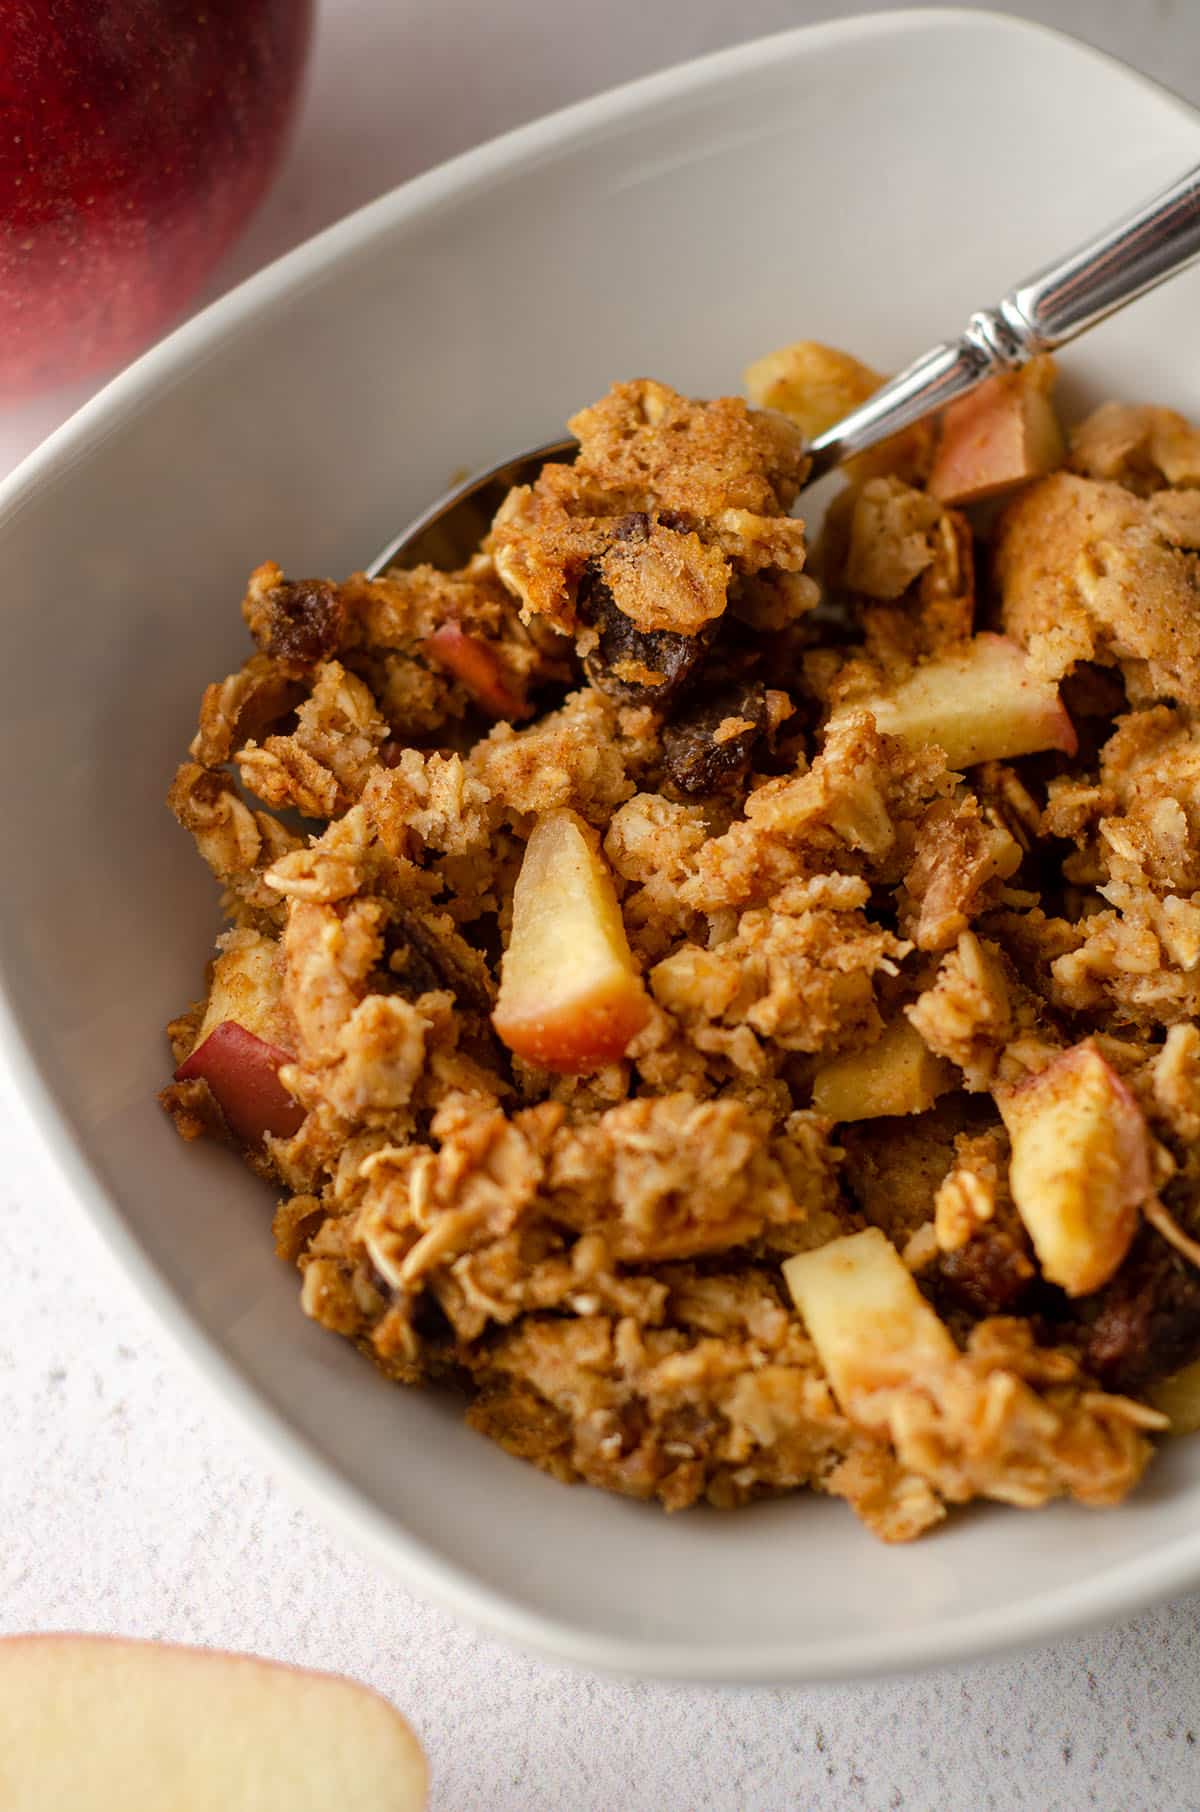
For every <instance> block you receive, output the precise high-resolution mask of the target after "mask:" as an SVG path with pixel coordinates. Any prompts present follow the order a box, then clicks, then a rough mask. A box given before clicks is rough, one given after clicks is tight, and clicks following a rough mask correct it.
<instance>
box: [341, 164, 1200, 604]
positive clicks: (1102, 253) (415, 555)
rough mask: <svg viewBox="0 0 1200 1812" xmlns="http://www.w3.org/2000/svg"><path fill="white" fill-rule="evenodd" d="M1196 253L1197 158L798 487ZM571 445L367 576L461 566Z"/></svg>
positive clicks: (827, 446) (860, 426) (861, 418)
mask: <svg viewBox="0 0 1200 1812" xmlns="http://www.w3.org/2000/svg"><path fill="white" fill-rule="evenodd" d="M1197 258H1200V165H1197V167H1196V168H1195V169H1194V170H1190V171H1189V172H1188V174H1187V175H1186V176H1183V177H1181V178H1180V180H1179V181H1178V182H1176V183H1173V184H1172V185H1171V187H1170V188H1169V189H1165V190H1164V191H1163V192H1162V194H1161V195H1157V196H1155V198H1154V199H1153V201H1150V202H1147V203H1146V204H1145V205H1144V206H1142V207H1140V208H1137V209H1135V210H1134V212H1133V213H1131V214H1127V215H1125V216H1124V218H1123V219H1121V220H1119V221H1118V222H1117V224H1116V225H1115V226H1113V227H1110V228H1109V229H1108V231H1107V232H1104V233H1101V234H1100V235H1099V237H1098V238H1094V239H1089V240H1088V241H1087V242H1086V244H1084V245H1082V246H1080V247H1079V249H1078V250H1077V251H1074V252H1072V253H1070V255H1069V256H1068V257H1066V258H1064V259H1062V260H1061V261H1060V262H1059V263H1057V264H1052V265H1050V266H1048V267H1047V268H1046V269H1045V270H1043V271H1040V272H1039V273H1038V275H1037V276H1035V277H1029V278H1027V279H1026V281H1025V282H1024V283H1018V284H1017V286H1016V288H1015V289H1010V290H1009V292H1008V294H1007V295H1006V296H1005V297H1004V298H1003V300H1002V301H1000V302H999V303H997V305H996V307H995V308H985V309H981V310H980V311H979V313H978V314H974V315H972V316H971V318H970V320H969V321H968V322H967V325H966V328H965V330H964V332H963V333H962V334H961V335H960V337H959V338H958V339H957V340H949V341H946V342H945V343H944V344H942V345H940V346H935V347H934V348H933V350H932V351H931V352H927V353H926V354H925V355H924V357H922V358H919V359H918V360H917V361H916V363H915V364H913V365H910V366H909V367H908V368H907V370H905V371H902V372H901V373H900V375H899V376H898V377H894V378H893V379H892V380H891V382H890V383H887V384H884V386H883V388H882V389H881V390H877V391H876V393H875V395H874V396H873V397H871V398H870V400H869V401H868V402H865V403H864V404H863V405H862V407H861V408H860V409H855V410H853V411H852V413H851V414H849V415H847V416H845V417H844V418H843V419H842V420H841V421H840V422H838V423H836V424H835V426H834V427H832V428H828V429H827V430H826V431H825V433H824V434H819V435H818V436H817V437H816V439H815V440H813V441H812V442H810V444H809V446H808V449H807V450H808V453H809V456H810V458H811V459H812V469H811V471H810V472H809V475H808V480H807V482H808V483H809V484H812V483H813V482H814V481H815V480H816V479H818V478H822V477H824V475H825V474H826V473H827V472H830V471H832V470H833V468H834V467H835V466H839V465H841V463H842V461H843V460H846V459H849V458H851V456H852V455H853V454H855V453H863V452H865V451H866V449H867V448H868V447H873V446H875V445H876V443H877V442H879V441H881V440H886V439H887V438H888V436H889V435H892V434H897V433H899V432H900V430H901V429H902V428H908V427H911V426H912V424H913V423H914V422H918V421H922V420H923V419H924V418H925V417H926V416H927V415H933V414H935V413H936V412H937V410H939V409H944V408H945V406H946V404H947V403H951V402H953V401H954V399H955V398H956V397H960V396H965V395H966V394H967V392H968V391H969V390H974V389H975V387H976V386H977V385H978V384H981V383H982V382H983V380H984V379H985V378H987V377H991V376H992V374H993V373H994V372H997V371H1015V370H1016V369H1017V368H1018V367H1019V366H1021V365H1024V364H1025V363H1026V362H1027V361H1028V360H1029V359H1031V358H1032V357H1033V356H1034V354H1035V353H1038V352H1051V351H1053V350H1054V348H1055V347H1057V346H1063V345H1065V344H1066V342H1067V341H1068V340H1073V339H1075V338H1077V337H1078V335H1079V334H1081V333H1086V332H1087V330H1088V328H1089V327H1094V326H1095V325H1096V324H1097V322H1099V321H1103V320H1105V319H1106V318H1107V317H1108V316H1109V315H1111V314H1115V313H1116V311H1117V309H1119V308H1124V307H1125V304H1126V303H1127V302H1133V301H1135V300H1136V298H1137V297H1138V296H1144V295H1145V294H1146V291H1147V290H1151V289H1154V288H1155V287H1156V285H1158V284H1159V283H1162V282H1164V281H1165V280H1166V279H1167V278H1168V277H1173V276H1175V275H1176V273H1177V272H1179V271H1182V270H1184V269H1186V267H1187V266H1188V265H1189V264H1192V263H1193V262H1194V261H1195V260H1196V259H1197ZM576 451H577V442H575V441H574V440H570V439H567V440H554V441H548V442H547V443H546V445H545V446H542V447H533V448H531V449H530V450H529V451H528V452H526V453H518V454H517V455H516V456H515V457H513V458H509V459H506V460H503V461H501V462H500V463H499V464H497V465H494V466H489V467H488V469H487V470H486V471H485V472H480V473H477V474H476V475H475V476H474V477H472V478H468V479H467V480H466V481H465V483H463V484H460V485H457V486H456V487H455V488H454V490H452V491H448V492H447V493H446V495H445V496H444V497H441V498H439V500H438V501H437V502H436V503H435V504H433V505H432V506H431V507H430V508H429V509H428V510H426V511H425V512H424V514H423V515H421V516H418V517H417V520H416V521H415V522H413V523H410V524H409V526H408V527H407V528H406V529H404V530H403V531H402V533H401V534H399V535H397V536H396V537H395V539H394V540H392V541H389V542H388V544H387V546H386V547H385V548H384V549H383V551H382V552H381V553H380V554H378V555H377V556H376V558H375V559H374V560H373V561H372V563H371V565H370V566H369V567H368V568H367V572H368V574H369V575H370V576H371V577H374V576H376V575H377V574H378V573H381V572H383V571H384V570H385V569H386V568H387V567H389V566H404V567H408V566H417V565H419V564H421V563H422V562H423V561H429V562H430V563H431V564H432V565H435V566H443V567H446V568H454V567H458V566H462V565H463V564H465V562H466V561H467V560H468V559H469V558H470V556H471V554H472V553H473V552H474V551H475V550H476V548H477V547H478V546H479V543H480V541H481V540H482V539H483V537H484V535H485V534H486V533H487V531H488V528H489V527H490V525H491V520H492V517H493V516H494V515H495V513H496V510H497V509H498V508H499V506H500V504H501V502H502V501H503V499H504V497H505V495H506V493H507V492H508V491H509V490H510V489H511V487H512V486H513V485H518V484H528V483H530V482H531V481H532V479H534V478H535V477H536V476H537V474H538V472H539V471H540V469H541V467H542V466H543V465H545V463H546V462H547V460H554V459H568V460H569V459H573V458H574V456H575V453H576Z"/></svg>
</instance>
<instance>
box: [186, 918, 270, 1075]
mask: <svg viewBox="0 0 1200 1812" xmlns="http://www.w3.org/2000/svg"><path fill="white" fill-rule="evenodd" d="M221 944H222V946H223V947H222V950H221V954H220V955H219V956H218V958H217V960H216V962H215V963H214V964H213V968H212V979H211V981H210V983H209V989H208V1004H207V1006H206V1007H205V1009H204V1019H203V1022H202V1024H201V1026H200V1030H199V1033H198V1034H197V1037H196V1045H200V1044H202V1043H203V1042H204V1040H205V1039H206V1038H207V1037H208V1035H209V1033H210V1032H215V1031H216V1029H217V1027H218V1026H219V1025H221V1024H223V1022H224V1021H225V1020H227V1019H234V1020H236V1021H237V1023H238V1025H240V1026H244V1027H245V1029H246V1031H247V1032H253V1033H254V1036H255V1037H256V1038H262V1039H264V1040H265V1041H266V1043H267V1044H278V1042H279V1038H280V1034H281V1032H282V1030H283V1028H282V1026H281V1024H280V1021H281V1018H282V1014H281V1011H280V996H281V994H282V991H283V976H282V972H281V970H280V966H279V945H278V943H277V942H276V941H275V939H274V938H269V937H263V936H262V935H261V934H260V933H259V932H257V931H231V932H226V934H225V936H224V937H223V938H222V939H221ZM283 1035H284V1036H286V1035H287V1034H286V1033H283ZM193 1048H195V1047H193Z"/></svg>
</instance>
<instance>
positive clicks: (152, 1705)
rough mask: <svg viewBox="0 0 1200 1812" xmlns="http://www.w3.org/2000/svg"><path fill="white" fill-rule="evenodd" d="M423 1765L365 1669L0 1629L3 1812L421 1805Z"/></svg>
mask: <svg viewBox="0 0 1200 1812" xmlns="http://www.w3.org/2000/svg"><path fill="white" fill-rule="evenodd" d="M427 1786H428V1773H427V1770H426V1766H425V1758H424V1756H423V1755H422V1753H421V1746H420V1744H419V1743H418V1742H417V1739H416V1737H415V1736H414V1735H413V1733H412V1731H411V1730H410V1729H409V1727H408V1725H407V1724H406V1723H405V1721H404V1719H403V1718H402V1717H401V1716H400V1713H399V1712H398V1711H397V1710H396V1709H395V1707H394V1706H392V1705H389V1704H388V1702H387V1700H386V1699H383V1698H381V1697H380V1696H379V1694H378V1693H374V1692H370V1691H369V1690H368V1689H367V1688H366V1687H365V1686H360V1685H359V1684H358V1683H357V1681H354V1680H346V1679H342V1678H340V1677H339V1676H337V1675H336V1674H316V1673H308V1672H306V1671H304V1670H302V1669H299V1668H293V1667H284V1666H282V1665H280V1664H279V1663H278V1662H274V1661H260V1660H258V1659H256V1658H255V1657H254V1656H251V1655H228V1654H221V1653H219V1652H217V1651H215V1650H211V1649H196V1648H174V1647H170V1646H166V1645H164V1644H161V1643H155V1642H130V1641H125V1640H123V1639H121V1638H114V1637H108V1636H75V1635H63V1636H9V1637H7V1638H4V1639H0V1805H3V1807H4V1812H68V1809H69V1812H214V1808H217V1807H219V1808H220V1812H264V1809H265V1808H267V1807H271V1808H279V1809H280V1812H283V1809H284V1808H286V1812H331V1809H332V1812H421V1808H422V1807H423V1806H424V1805H425V1803H426V1791H427Z"/></svg>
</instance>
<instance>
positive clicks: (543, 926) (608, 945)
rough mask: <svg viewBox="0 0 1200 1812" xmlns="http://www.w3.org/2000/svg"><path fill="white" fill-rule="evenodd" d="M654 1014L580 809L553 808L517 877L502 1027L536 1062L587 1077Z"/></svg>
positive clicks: (499, 1017)
mask: <svg viewBox="0 0 1200 1812" xmlns="http://www.w3.org/2000/svg"><path fill="white" fill-rule="evenodd" d="M649 1014H650V1003H649V999H648V996H647V994H646V990H645V987H644V985H643V983H642V979H641V976H640V975H639V974H638V971H637V968H636V965H635V964H634V960H633V957H632V955H631V953H630V949H629V940H628V939H627V938H626V936H625V926H624V924H623V922H622V919H621V908H620V906H619V905H618V903H617V896H616V893H615V892H614V891H613V884H612V878H611V876H610V875H609V872H608V869H607V867H606V866H605V862H604V858H603V856H601V855H600V853H599V851H598V850H597V849H596V848H595V847H594V845H593V842H592V839H591V837H590V835H589V833H588V829H587V826H586V825H585V824H584V822H583V820H582V819H581V818H579V817H577V816H576V814H575V813H574V812H571V811H567V810H565V809H563V810H560V811H553V812H547V813H546V814H545V815H544V816H543V817H541V818H539V819H538V821H537V823H536V824H535V825H534V827H533V834H532V836H531V837H530V839H529V842H528V844H527V846H526V849H525V859H524V861H523V862H522V864H521V872H520V874H519V875H518V876H517V885H516V891H515V893H514V895H513V923H512V936H511V938H510V939H509V945H508V949H507V950H506V951H505V953H504V961H503V964H502V967H501V971H500V997H499V999H498V1001H497V1003H496V1011H495V1013H494V1014H493V1016H492V1017H493V1024H494V1025H495V1027H496V1031H497V1032H498V1033H499V1035H500V1037H501V1038H502V1039H503V1041H504V1043H505V1044H506V1045H507V1046H508V1047H509V1049H510V1050H512V1051H516V1052H517V1054H518V1056H521V1057H524V1058H527V1059H528V1061H529V1062H530V1063H538V1064H541V1065H542V1067H543V1068H545V1069H548V1070H558V1071H561V1072H562V1073H564V1074H567V1075H585V1074H587V1073H588V1072H589V1071H591V1070H598V1069H601V1068H602V1067H603V1066H604V1065H605V1064H606V1063H612V1062H614V1061H615V1060H616V1059H617V1058H618V1057H621V1056H622V1055H623V1054H624V1051H625V1047H626V1045H627V1044H628V1043H629V1041H630V1039H631V1038H633V1037H634V1036H635V1035H636V1033H638V1032H640V1031H641V1029H642V1027H643V1026H644V1025H645V1023H646V1020H647V1019H648V1017H649Z"/></svg>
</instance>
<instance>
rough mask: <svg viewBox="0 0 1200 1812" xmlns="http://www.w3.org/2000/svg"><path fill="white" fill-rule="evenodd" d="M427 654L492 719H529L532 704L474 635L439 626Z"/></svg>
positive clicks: (456, 627) (451, 626)
mask: <svg viewBox="0 0 1200 1812" xmlns="http://www.w3.org/2000/svg"><path fill="white" fill-rule="evenodd" d="M424 647H425V653H426V654H427V655H428V656H429V658H430V660H431V661H435V662H436V663H437V665H438V666H439V667H444V668H445V670H446V672H447V673H452V674H453V675H454V678H455V679H456V680H458V681H459V682H460V683H461V684H462V685H464V686H465V687H466V689H467V691H468V692H469V693H470V694H471V697H472V698H473V699H474V700H475V702H476V704H478V705H480V706H481V707H482V709H483V710H484V711H486V712H487V714H488V716H489V717H494V718H497V719H507V720H510V721H511V720H514V719H516V718H520V717H528V716H529V710H530V707H529V704H528V702H527V700H526V699H525V697H524V695H523V694H522V693H520V692H518V691H517V690H516V688H515V687H514V685H513V683H512V681H511V680H510V679H509V677H508V675H507V673H505V671H504V667H503V665H502V664H501V661H500V659H499V656H498V655H497V654H496V652H495V650H494V649H493V647H492V645H491V643H490V642H485V641H484V640H483V639H482V637H481V636H477V635H471V634H470V633H469V631H467V630H465V629H463V628H462V626H461V624H458V623H439V625H438V627H437V628H436V629H435V630H434V632H433V634H432V635H430V636H426V638H425V644H424Z"/></svg>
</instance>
